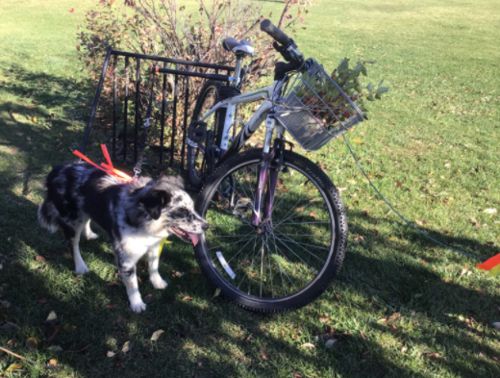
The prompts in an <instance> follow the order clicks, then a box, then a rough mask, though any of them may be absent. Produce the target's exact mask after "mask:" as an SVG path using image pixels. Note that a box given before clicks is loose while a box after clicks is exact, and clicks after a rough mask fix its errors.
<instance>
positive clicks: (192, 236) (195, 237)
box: [189, 234, 200, 247]
mask: <svg viewBox="0 0 500 378" xmlns="http://www.w3.org/2000/svg"><path fill="white" fill-rule="evenodd" d="M189 239H191V243H193V246H194V247H196V244H198V242H199V241H200V237H199V236H198V235H197V234H189Z"/></svg>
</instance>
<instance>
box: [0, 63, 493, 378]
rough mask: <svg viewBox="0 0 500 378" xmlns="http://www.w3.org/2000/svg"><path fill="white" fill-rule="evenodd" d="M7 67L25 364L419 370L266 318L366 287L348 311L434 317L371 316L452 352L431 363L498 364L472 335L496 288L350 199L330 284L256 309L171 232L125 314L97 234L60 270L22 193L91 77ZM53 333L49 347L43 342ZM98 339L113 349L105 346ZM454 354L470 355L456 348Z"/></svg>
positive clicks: (9, 204) (303, 323) (5, 272)
mask: <svg viewBox="0 0 500 378" xmlns="http://www.w3.org/2000/svg"><path fill="white" fill-rule="evenodd" d="M9 75H12V76H13V79H14V80H13V81H15V82H16V84H8V83H7V85H6V86H5V87H4V88H3V89H2V90H4V91H7V92H8V93H11V94H12V96H15V97H24V98H29V99H30V100H29V101H20V102H8V103H4V104H1V105H0V123H2V127H0V147H2V150H0V156H1V159H2V160H4V161H8V162H9V163H6V164H3V165H2V168H1V170H0V185H1V186H2V189H3V190H2V196H1V198H0V204H1V208H2V212H1V213H0V230H1V231H0V235H1V236H2V237H3V239H4V242H3V243H1V244H0V257H1V258H2V261H0V263H2V264H3V269H2V271H1V275H0V288H1V291H0V295H1V297H2V300H7V301H8V302H9V303H10V304H11V306H10V307H9V308H7V309H2V313H1V314H0V322H3V323H1V324H0V326H1V327H2V334H1V335H0V340H1V343H2V345H4V344H7V340H11V343H10V344H8V345H13V346H12V347H11V348H12V349H15V350H16V352H18V353H21V354H26V355H30V356H33V357H31V358H35V359H36V362H37V363H38V366H44V365H45V362H46V360H47V359H48V358H50V357H52V356H54V355H57V357H58V359H59V361H60V362H61V363H62V364H65V365H67V366H69V367H71V368H72V369H74V370H75V371H76V372H77V373H79V374H80V375H82V376H89V377H90V376H92V377H94V376H95V377H99V376H114V375H120V376H176V377H177V376H197V377H204V376H205V377H211V376H220V375H225V376H239V375H243V374H248V375H255V376H269V375H270V373H272V372H274V371H277V370H278V365H287V369H288V372H289V374H290V375H291V374H292V373H293V372H295V371H297V372H300V371H301V369H302V368H303V367H304V366H309V367H310V366H315V367H317V368H318V369H320V368H323V370H322V371H327V370H325V369H330V370H328V371H329V372H335V373H336V374H340V375H347V376H380V377H382V376H388V375H389V376H419V375H422V374H420V373H419V372H418V371H415V370H414V369H412V368H410V367H407V366H401V365H399V364H398V363H397V362H395V361H393V360H391V356H390V355H389V354H388V353H387V348H386V347H385V346H384V345H383V343H382V342H381V341H379V340H376V339H373V338H367V337H364V336H363V335H362V334H361V333H349V330H347V329H345V330H339V332H344V333H343V334H342V335H340V336H337V337H338V338H339V341H338V343H339V344H340V346H339V347H337V348H335V349H334V350H333V351H328V350H323V349H320V348H319V347H318V350H316V351H308V350H306V349H304V348H302V347H301V345H300V342H298V341H294V342H292V341H290V340H288V339H286V338H285V337H278V336H277V335H276V334H272V333H271V332H269V329H270V328H272V325H273V324H274V323H275V322H278V321H284V322H288V323H290V324H296V325H297V326H298V327H302V328H304V329H308V330H315V332H317V333H321V332H323V331H322V325H321V324H319V323H318V320H317V319H316V318H313V317H312V316H307V315H308V314H310V313H314V312H316V311H321V308H322V307H323V306H326V304H329V303H330V302H337V301H338V299H337V298H339V297H340V298H341V300H342V298H347V300H348V299H349V292H351V291H352V292H356V293H359V294H360V295H361V296H362V297H363V298H366V308H363V309H361V310H360V311H361V313H363V314H366V315H367V316H369V313H370V312H374V311H378V312H384V313H387V315H390V314H391V313H394V312H399V313H400V314H401V316H402V317H403V318H404V317H410V316H421V317H422V318H423V319H425V320H426V321H427V322H429V323H433V324H438V325H439V327H438V330H437V331H436V327H432V328H429V329H423V330H421V332H411V330H409V329H407V328H405V327H404V326H403V325H402V324H399V323H396V325H395V328H391V326H390V324H387V323H385V322H382V323H378V322H374V323H373V324H371V326H372V328H373V329H376V330H378V331H379V332H380V333H384V334H388V335H392V336H394V337H396V338H397V339H398V340H400V341H401V342H403V343H404V342H409V341H411V342H414V343H419V344H422V345H424V346H427V347H428V348H429V349H430V350H432V349H433V348H436V347H439V348H441V349H443V350H448V351H450V352H453V353H454V357H453V358H450V359H448V358H446V356H444V358H439V359H435V360H434V361H433V362H432V363H433V364H435V365H437V366H440V367H442V368H444V369H446V370H448V371H451V372H453V373H455V374H457V375H464V376H478V375H483V376H486V375H494V373H495V372H498V365H497V364H496V363H495V362H494V359H493V357H494V355H495V350H494V349H492V348H491V347H490V346H488V345H486V343H483V342H481V338H484V337H485V332H484V327H487V325H488V324H489V323H490V322H491V320H492V319H493V317H494V316H496V312H495V311H496V309H495V308H494V307H495V306H494V305H495V304H498V302H499V297H498V295H492V294H489V293H488V292H487V291H485V290H482V289H481V288H478V289H474V288H469V287H466V285H459V284H456V283H453V282H447V281H446V280H445V279H443V277H442V276H440V275H439V274H438V273H437V272H436V271H435V270H434V269H433V264H434V263H438V262H440V257H435V258H433V257H432V256H428V255H427V254H426V255H418V256H415V257H411V258H405V256H408V250H407V244H406V243H405V242H404V240H403V237H404V238H408V240H409V241H410V242H411V244H414V245H415V246H414V247H413V248H414V249H418V248H420V249H424V250H425V249H427V248H429V247H431V245H432V244H431V243H430V242H429V241H427V240H425V239H422V238H421V237H420V236H419V235H418V234H415V233H412V231H411V230H409V231H408V232H407V233H405V234H401V233H400V234H398V235H397V236H398V237H397V238H395V240H394V239H391V238H389V237H387V236H384V235H381V234H380V233H379V232H377V230H376V226H377V225H380V224H383V223H389V221H388V220H385V219H379V218H374V217H370V216H368V215H367V214H364V213H361V212H356V211H351V212H350V213H349V218H350V219H349V225H350V230H351V234H352V235H362V236H363V237H364V240H363V241H361V242H356V241H354V242H353V243H351V245H350V247H349V253H348V256H347V259H346V261H345V265H344V269H343V270H342V271H341V274H340V276H339V278H338V281H337V282H336V285H335V286H334V287H332V288H330V289H329V290H327V292H326V293H325V294H324V295H323V296H322V297H321V299H320V300H319V301H317V302H315V303H314V304H311V305H310V306H309V307H308V308H306V309H302V310H299V311H298V312H297V313H290V314H285V315H275V316H266V315H259V314H253V313H249V312H247V311H245V310H242V309H240V308H238V307H236V306H234V305H233V304H230V303H227V302H226V301H225V300H222V299H220V298H218V297H216V298H212V297H213V294H214V291H213V288H211V287H210V286H209V285H207V281H206V279H205V278H204V277H203V276H202V274H201V272H200V271H199V268H197V264H196V262H195V260H194V258H193V255H192V251H191V249H190V248H189V247H188V246H186V245H182V244H179V243H174V244H173V246H172V250H171V251H167V252H165V253H166V257H165V256H164V258H163V262H162V264H161V268H160V270H161V271H162V272H163V274H164V275H165V273H164V272H168V273H169V274H168V276H169V280H170V283H171V285H170V287H169V288H168V289H167V290H166V291H161V292H160V291H157V290H153V289H152V288H151V286H150V285H149V283H148V282H147V278H146V274H145V269H144V266H142V265H141V268H140V277H141V278H142V282H141V284H140V285H141V286H140V287H141V291H142V293H143V295H144V297H145V299H146V300H147V301H148V310H147V312H146V313H144V314H142V315H134V314H132V313H131V312H130V311H129V309H128V304H127V299H126V295H125V290H124V288H123V287H122V285H121V283H119V280H118V279H117V277H116V270H115V268H114V265H113V257H112V254H111V253H110V252H109V248H108V246H107V244H106V242H100V241H92V242H83V243H82V250H83V256H84V259H86V260H89V261H90V267H91V270H92V267H95V266H99V270H98V271H93V272H92V273H90V274H89V275H87V276H85V277H75V276H73V275H72V274H71V273H70V270H71V269H72V261H71V257H70V256H69V253H68V252H66V253H62V252H64V251H68V248H67V246H66V245H65V243H64V242H63V238H62V237H61V235H59V234H56V235H52V236H51V235H47V234H46V233H45V231H42V230H40V229H39V227H38V225H37V223H36V204H35V202H36V200H37V199H38V198H39V197H36V196H35V197H32V194H33V193H34V194H38V189H39V188H38V187H36V186H35V187H34V186H33V185H32V183H31V182H32V181H33V180H32V178H33V177H35V178H36V179H37V180H36V181H37V182H38V181H40V180H41V177H42V174H43V173H44V172H45V171H46V170H47V167H48V166H49V165H51V164H57V163H60V162H61V161H65V160H71V156H70V155H69V153H68V151H67V148H68V147H70V146H72V145H73V144H74V143H75V141H78V140H79V138H80V136H81V125H82V123H83V120H84V118H85V117H84V116H83V114H85V113H86V111H87V110H88V107H87V105H88V102H85V101H83V102H82V98H83V99H90V98H91V89H90V87H88V86H80V85H79V84H75V83H73V82H72V81H71V80H70V79H64V78H58V77H54V76H50V75H47V74H36V73H35V74H33V73H29V72H26V71H24V70H23V69H21V68H20V67H13V68H11V70H10V71H9ZM67 94H70V95H69V96H67ZM42 104H43V105H42ZM46 107H48V108H46ZM52 108H55V109H57V111H54V113H51V110H48V109H52ZM80 112H82V113H80ZM10 162H12V165H9V164H10ZM18 169H21V172H19V171H18ZM38 179H40V180H38ZM19 187H21V190H20V189H19ZM298 232H299V231H298ZM429 232H432V235H433V236H434V237H437V238H439V239H441V240H443V241H445V242H447V243H451V244H453V245H456V246H460V247H461V248H465V249H468V250H470V251H472V252H473V253H474V254H476V255H477V256H480V257H481V258H483V257H486V256H488V255H491V254H492V253H494V252H495V251H496V248H495V247H494V246H490V245H484V244H481V243H480V242H478V241H475V240H472V239H468V238H465V237H455V236H449V235H443V234H440V233H439V232H436V231H429ZM381 251H384V252H383V253H382V252H381ZM387 251H391V253H393V255H391V254H389V253H387ZM40 256H41V257H40ZM165 260H166V261H165ZM179 272H180V273H181V274H178V273H179ZM182 273H184V274H182ZM315 307H317V308H318V310H316V309H315ZM50 311H55V312H56V313H57V316H58V320H57V321H56V322H47V321H46V318H47V315H48V314H49V313H50ZM412 313H414V314H415V315H412ZM450 314H451V315H450ZM457 314H464V315H465V316H466V318H470V317H472V318H474V322H475V323H477V324H479V325H481V326H482V327H476V326H470V325H468V324H465V323H464V321H461V320H460V319H459V318H458V317H457V316H455V315H457ZM299 322H300V324H297V323H299ZM9 325H10V326H9ZM158 329H162V330H164V334H163V335H162V336H161V338H160V339H159V340H158V341H151V340H150V335H151V334H152V333H153V332H154V331H156V330H158ZM29 337H35V338H36V339H37V340H39V345H38V346H37V347H35V349H36V352H33V350H32V349H30V348H32V346H31V347H30V344H29V343H28V342H27V339H28V338H29ZM126 341H130V351H129V352H125V351H122V347H123V344H124V343H125V342H126ZM54 346H59V347H60V348H61V349H62V351H60V352H57V351H56V350H57V348H52V349H50V347H54ZM108 351H113V352H114V353H115V355H114V356H113V357H107V352H108ZM459 354H463V355H464V356H466V357H465V358H466V359H469V363H465V362H464V361H463V360H459V359H457V358H456V357H455V356H456V355H459ZM485 356H486V357H487V358H485ZM3 358H10V357H3ZM12 361H14V360H12ZM325 366H326V367H325ZM471 366H474V369H473V368H471ZM28 369H32V370H30V371H29V373H30V374H29V375H31V376H35V375H41V374H48V371H44V372H40V371H36V369H35V368H30V367H29V365H28ZM61 374H63V372H61ZM304 374H306V373H304ZM325 374H326V373H325Z"/></svg>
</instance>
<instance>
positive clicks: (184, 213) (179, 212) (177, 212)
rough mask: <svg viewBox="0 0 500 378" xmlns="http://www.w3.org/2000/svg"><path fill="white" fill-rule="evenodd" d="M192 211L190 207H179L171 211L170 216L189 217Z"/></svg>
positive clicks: (176, 217)
mask: <svg viewBox="0 0 500 378" xmlns="http://www.w3.org/2000/svg"><path fill="white" fill-rule="evenodd" d="M190 215H191V214H190V212H189V210H188V209H186V208H184V207H181V208H179V209H175V210H173V211H172V212H171V213H170V217H171V218H172V219H180V218H189V216H190Z"/></svg>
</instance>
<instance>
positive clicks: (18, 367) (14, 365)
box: [5, 362, 23, 373]
mask: <svg viewBox="0 0 500 378" xmlns="http://www.w3.org/2000/svg"><path fill="white" fill-rule="evenodd" d="M22 368H23V365H21V364H18V363H16V362H14V363H12V364H10V365H9V367H8V368H7V369H5V372H6V373H12V372H13V371H16V370H21V369H22Z"/></svg>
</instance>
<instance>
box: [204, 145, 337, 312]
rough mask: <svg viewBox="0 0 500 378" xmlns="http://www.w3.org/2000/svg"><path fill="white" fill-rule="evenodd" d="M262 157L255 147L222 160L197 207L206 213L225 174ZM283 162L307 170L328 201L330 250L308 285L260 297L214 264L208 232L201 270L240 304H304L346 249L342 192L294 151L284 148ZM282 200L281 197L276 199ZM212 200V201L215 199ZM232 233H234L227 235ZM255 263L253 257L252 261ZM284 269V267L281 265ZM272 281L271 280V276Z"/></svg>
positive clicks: (271, 307) (277, 307) (279, 307)
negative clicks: (280, 293)
mask: <svg viewBox="0 0 500 378" xmlns="http://www.w3.org/2000/svg"><path fill="white" fill-rule="evenodd" d="M261 159H262V150H260V149H252V150H248V151H246V152H244V153H242V154H238V155H235V156H233V157H230V158H229V159H227V160H225V161H223V162H221V164H220V165H219V167H217V169H216V170H215V172H214V173H213V174H212V175H211V176H210V177H209V178H208V179H207V181H206V184H205V185H204V187H203V189H202V191H201V193H200V195H199V196H198V199H197V202H196V209H197V211H198V212H199V213H200V215H202V216H206V215H207V214H206V213H207V209H208V207H209V204H210V202H211V201H212V199H213V198H214V195H215V192H216V190H217V188H218V186H219V184H221V183H222V182H223V181H224V180H225V178H228V177H233V175H234V174H235V172H237V171H238V169H242V167H246V166H250V165H251V164H259V162H261ZM283 161H284V165H285V166H287V167H292V168H294V169H297V170H298V171H302V172H304V173H305V176H308V178H309V179H310V180H311V182H312V184H313V185H315V186H317V188H318V189H319V190H320V193H321V192H322V193H321V195H322V197H323V199H324V201H325V205H326V206H327V208H328V209H330V210H328V211H329V214H330V222H331V227H332V230H334V233H335V236H334V237H332V240H331V245H330V252H329V255H328V258H327V260H325V264H324V266H323V267H322V269H321V271H320V272H319V274H318V275H317V276H316V277H315V278H314V280H313V281H311V282H310V283H309V284H308V285H307V286H305V287H304V288H302V290H300V291H299V292H297V293H294V294H293V295H289V296H284V297H278V298H259V297H256V296H254V295H247V294H246V293H244V292H243V291H242V290H239V289H238V288H236V287H235V286H234V285H233V284H232V283H231V281H230V280H229V279H227V278H225V277H223V275H221V274H220V273H219V271H218V270H217V268H216V267H215V264H214V262H213V261H212V256H211V255H210V251H209V249H208V245H207V240H206V237H205V236H206V235H204V236H203V237H202V238H201V240H200V242H199V243H198V245H197V246H196V248H195V252H196V258H197V260H198V263H199V265H200V267H201V270H202V271H203V273H204V274H205V276H206V277H207V279H208V280H209V281H210V282H211V283H212V284H213V285H215V286H216V287H218V288H220V290H221V293H222V294H223V295H224V297H226V298H228V299H229V300H231V301H234V302H236V303H237V304H238V305H240V306H241V307H243V308H245V309H248V310H251V311H256V312H264V313H274V312H282V311H286V310H291V309H295V308H299V307H302V306H304V305H306V304H308V303H310V302H312V301H313V300H314V299H315V298H317V297H318V296H319V295H321V294H322V293H323V292H324V291H325V290H326V288H327V287H328V285H329V284H330V283H331V281H332V280H333V278H334V277H335V276H336V275H337V273H338V272H339V270H340V268H341V266H342V263H343V260H344V257H345V252H346V245H347V217H346V213H345V209H344V206H343V204H342V202H341V200H340V196H339V193H338V191H337V189H336V188H335V186H334V184H333V183H332V182H331V180H330V179H329V178H328V176H327V175H326V174H325V173H324V172H323V171H322V170H321V169H320V168H319V167H318V166H317V165H316V164H314V163H313V162H311V161H310V160H308V159H307V158H305V157H303V156H301V155H298V154H296V153H294V152H291V151H285V152H284V159H283ZM276 201H279V199H276ZM212 202H213V201H212ZM227 237H232V236H227ZM252 265H253V261H252ZM280 269H281V268H280ZM271 284H272V280H271Z"/></svg>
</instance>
